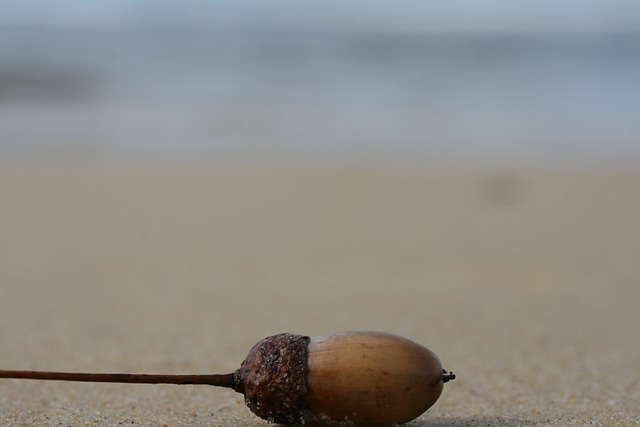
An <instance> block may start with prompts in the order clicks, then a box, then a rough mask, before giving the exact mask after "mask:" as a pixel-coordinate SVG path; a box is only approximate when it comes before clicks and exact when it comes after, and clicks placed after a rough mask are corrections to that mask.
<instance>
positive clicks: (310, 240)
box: [0, 162, 640, 427]
mask: <svg viewBox="0 0 640 427" xmlns="http://www.w3.org/2000/svg"><path fill="white" fill-rule="evenodd" d="M0 236H1V239H0V295H1V296H2V298H1V299H0V324H1V325H2V327H1V328H0V368H3V369H39V370H61V371H69V370H78V371H98V372H109V371H118V372H148V373H212V372H230V371H232V370H235V369H236V368H237V367H238V366H239V363H240V362H241V361H242V359H243V358H244V357H245V355H246V353H247V351H248V350H249V348H250V347H251V346H252V345H253V343H255V342H256V341H257V340H259V339H260V338H262V337H264V336H267V335H270V334H274V333H278V332H284V331H288V332H295V333H302V334H307V335H311V336H315V335H320V334H325V333H329V332H333V331H340V330H347V329H381V330H385V331H389V332H393V333H397V334H400V335H404V336H407V337H409V338H411V339H413V340H415V341H418V342H420V343H422V344H424V345H426V346H428V347H429V348H431V349H432V350H434V351H435V352H436V353H437V354H438V355H439V356H440V358H441V359H442V361H443V364H444V366H445V367H446V368H447V369H449V370H453V371H454V372H455V373H456V374H457V375H458V378H457V379H456V380H455V381H453V382H451V383H448V384H446V386H445V390H444V393H443V395H442V396H441V398H440V400H439V401H438V402H437V403H436V404H435V406H434V407H433V408H431V409H430V410H429V411H427V412H426V413H425V414H424V415H422V416H421V417H420V418H418V419H417V420H415V421H413V422H411V423H409V425H411V426H415V427H417V426H485V425H505V426H529V425H548V426H560V425H611V426H623V425H627V426H630V425H640V421H638V420H639V419H640V382H639V381H640V380H639V378H640V376H639V372H640V328H639V326H640V310H639V309H638V301H640V173H639V172H637V171H635V172H634V171H631V170H628V171H620V170H607V169H596V168H592V169H585V170H580V169H572V170H568V171H567V170H565V171H558V170H556V171H553V170H542V169H537V170H535V169H531V170H520V171H518V170H515V171H514V170H504V171H503V170H496V171H481V170H477V171H471V170H466V171H461V170H455V169H451V170H446V169H443V170H439V171H434V170H432V171H425V170H417V169H413V170H406V169H401V168H384V167H352V168H348V167H345V168H333V169H332V168H325V169H323V168H320V167H310V168H303V167H297V168H296V167H281V168H275V167H274V168H266V167H265V168H259V167H236V168H233V167H228V168H221V167H214V166H204V165H202V164H201V165H198V166H193V167H188V166H185V165H182V166H176V165H174V166H161V165H155V166H140V165H138V166H132V165H128V166H113V165H98V166H96V165H93V166H88V165H83V164H76V163H73V162H70V163H63V164H58V165H39V166H16V167H8V166H6V165H5V167H3V168H2V169H1V170H0ZM0 425H3V426H4V425H11V426H13V425H16V426H20V425H47V426H57V425H74V426H80V425H89V426H91V425H114V426H117V425H148V426H162V425H167V426H183V425H188V426H238V425H240V426H262V425H266V422H264V421H262V420H260V419H258V418H256V417H255V416H254V415H252V414H251V413H250V412H249V410H248V409H247V408H246V407H245V406H244V404H243V401H242V397H241V396H240V395H238V394H236V393H235V392H233V391H229V390H222V389H216V388H212V387H207V386H171V385H126V384H124V385H119V384H85V383H61V382H41V381H28V380H0Z"/></svg>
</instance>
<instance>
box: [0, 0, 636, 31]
mask: <svg viewBox="0 0 640 427" xmlns="http://www.w3.org/2000/svg"><path fill="white" fill-rule="evenodd" d="M0 25H2V26H16V25H17V26H23V25H35V26H80V27H177V28H182V27H191V28H203V29H206V28H211V29H216V28H254V29H265V28H266V29H274V28H276V29H338V30H341V29H345V30H389V31H418V32H420V31H498V32H514V31H515V32H578V33H584V32H586V33H594V32H595V33H598V32H635V31H638V30H639V29H640V1H638V0H600V1H598V0H555V1H554V0H538V1H529V2H522V1H514V0H478V1H461V0H434V1H424V0H422V1H420V0H406V1H400V2H391V1H381V0H352V1H344V0H323V1H315V2H312V1H308V0H307V1H305V0H280V1H267V0H232V1H231V0H229V1H207V0H138V1H131V0H127V1H125V0H53V1H52V0H21V1H4V2H3V4H2V5H1V6H0Z"/></svg>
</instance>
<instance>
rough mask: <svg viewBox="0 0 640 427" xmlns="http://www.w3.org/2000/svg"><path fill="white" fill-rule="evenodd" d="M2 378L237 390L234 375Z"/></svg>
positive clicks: (3, 374) (9, 374)
mask: <svg viewBox="0 0 640 427" xmlns="http://www.w3.org/2000/svg"><path fill="white" fill-rule="evenodd" d="M0 378H17V379H28V380H52V381H83V382H101V383H135V384H201V385H212V386H216V387H227V388H232V389H235V388H236V376H235V374H233V373H231V374H208V375H165V374H103V373H83V372H49V371H8V370H1V369H0Z"/></svg>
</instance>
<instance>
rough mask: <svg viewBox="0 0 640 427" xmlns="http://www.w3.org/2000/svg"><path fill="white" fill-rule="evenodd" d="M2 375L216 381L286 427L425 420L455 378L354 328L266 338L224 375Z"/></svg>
mask: <svg viewBox="0 0 640 427" xmlns="http://www.w3.org/2000/svg"><path fill="white" fill-rule="evenodd" d="M0 378H27V379H44V380H47V379H48V380H70V381H94V382H126V383H171V384H209V385H215V386H221V387H229V388H233V389H234V390H236V391H237V392H239V393H242V394H244V396H245V402H246V404H247V406H248V407H249V409H251V411H252V412H253V413H255V414H256V415H258V416H259V417H261V418H264V419H266V420H269V421H272V422H276V423H280V424H306V425H339V424H345V425H356V426H357V425H359V426H371V427H383V426H391V425H394V424H401V423H404V422H407V421H410V420H412V419H414V418H416V417H418V416H419V415H420V414H422V413H423V412H424V411H426V410H427V409H429V408H430V407H431V406H432V405H433V404H434V403H435V402H436V400H438V397H440V394H441V393H442V389H443V384H444V383H445V382H447V381H449V380H452V379H454V378H455V375H454V374H453V373H447V371H445V370H444V369H442V364H441V363H440V359H438V356H436V355H435V353H433V352H432V351H431V350H429V349H427V348H426V347H423V346H421V345H419V344H417V343H415V342H413V341H411V340H409V339H407V338H403V337H400V336H398V335H393V334H389V333H385V332H377V331H349V332H340V333H335V334H331V335H323V336H320V337H316V338H313V339H310V338H309V337H306V336H303V335H295V334H286V333H285V334H278V335H273V336H270V337H267V338H264V339H262V340H260V341H259V342H258V343H257V344H255V345H254V346H253V348H252V349H251V351H249V354H248V355H247V357H246V359H245V360H244V361H243V362H242V364H241V366H240V368H239V369H238V370H237V371H235V372H233V373H230V374H223V375H215V374H214V375H149V374H86V373H62V372H36V371H2V370H0Z"/></svg>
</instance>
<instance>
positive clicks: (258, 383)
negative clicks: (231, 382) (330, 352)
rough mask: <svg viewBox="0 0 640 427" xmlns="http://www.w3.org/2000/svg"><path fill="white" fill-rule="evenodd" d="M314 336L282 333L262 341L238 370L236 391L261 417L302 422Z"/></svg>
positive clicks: (289, 422)
mask: <svg viewBox="0 0 640 427" xmlns="http://www.w3.org/2000/svg"><path fill="white" fill-rule="evenodd" d="M309 341H310V338H309V337H307V336H303V335H296V334H287V333H285V334H278V335H273V336H270V337H267V338H264V339H262V340H260V341H258V342H257V343H256V344H255V345H254V346H253V347H252V348H251V350H250V351H249V354H248V355H247V358H246V359H245V360H244V361H243V362H242V364H241V365H240V368H239V369H238V370H237V371H236V372H235V373H234V376H235V381H236V386H235V390H236V391H237V392H239V393H242V394H244V400H245V403H246V404H247V406H248V407H249V409H251V411H252V412H253V413H254V414H256V415H257V416H259V417H261V418H263V419H265V420H269V421H272V422H276V423H279V424H294V423H296V422H302V420H303V418H304V417H303V412H304V401H303V397H304V396H305V394H306V393H307V384H306V382H307V380H306V379H307V369H308V368H307V359H308V351H309V350H308V349H309Z"/></svg>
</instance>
